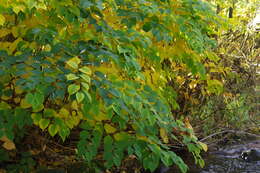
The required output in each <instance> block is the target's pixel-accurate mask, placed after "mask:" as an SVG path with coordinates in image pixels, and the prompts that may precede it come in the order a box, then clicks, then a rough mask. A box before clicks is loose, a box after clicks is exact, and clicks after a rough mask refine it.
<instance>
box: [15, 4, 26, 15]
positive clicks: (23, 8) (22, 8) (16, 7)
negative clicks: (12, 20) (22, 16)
mask: <svg viewBox="0 0 260 173" xmlns="http://www.w3.org/2000/svg"><path fill="white" fill-rule="evenodd" d="M24 10H25V6H24V5H16V6H14V7H13V11H14V12H15V13H16V14H18V13H19V12H20V11H22V12H24Z"/></svg>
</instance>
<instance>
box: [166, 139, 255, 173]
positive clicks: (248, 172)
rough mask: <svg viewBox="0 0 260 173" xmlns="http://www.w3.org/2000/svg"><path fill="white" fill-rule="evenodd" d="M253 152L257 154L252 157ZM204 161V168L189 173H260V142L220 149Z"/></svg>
mask: <svg viewBox="0 0 260 173" xmlns="http://www.w3.org/2000/svg"><path fill="white" fill-rule="evenodd" d="M252 151H253V152H254V153H256V154H254V153H253V155H252ZM242 153H244V154H242ZM250 153H251V155H250ZM241 154H242V156H241ZM251 156H252V157H251ZM242 157H243V158H242ZM204 160H205V163H206V166H205V167H204V168H202V169H201V168H197V167H191V168H190V170H189V171H188V172H189V173H260V140H256V141H251V142H246V143H244V144H239V145H232V146H226V147H223V148H220V149H218V150H217V151H214V152H209V153H207V155H206V156H205V157H204ZM176 172H178V171H176V170H169V171H168V172H167V173H176Z"/></svg>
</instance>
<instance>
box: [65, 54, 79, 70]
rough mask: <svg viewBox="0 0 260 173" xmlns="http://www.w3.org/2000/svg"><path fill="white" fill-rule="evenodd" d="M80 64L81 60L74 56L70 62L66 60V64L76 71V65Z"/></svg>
mask: <svg viewBox="0 0 260 173" xmlns="http://www.w3.org/2000/svg"><path fill="white" fill-rule="evenodd" d="M80 62H81V60H80V59H79V58H78V57H77V56H75V57H74V58H71V59H70V60H68V61H67V62H66V63H67V64H68V65H69V66H70V67H72V68H73V69H78V65H79V63H80Z"/></svg>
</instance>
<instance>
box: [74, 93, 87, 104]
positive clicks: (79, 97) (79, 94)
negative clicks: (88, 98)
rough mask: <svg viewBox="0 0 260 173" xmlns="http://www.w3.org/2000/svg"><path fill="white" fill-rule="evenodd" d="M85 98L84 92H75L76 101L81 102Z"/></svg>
mask: <svg viewBox="0 0 260 173" xmlns="http://www.w3.org/2000/svg"><path fill="white" fill-rule="evenodd" d="M84 98H85V94H84V93H83V92H77V94H76V99H77V101H78V103H80V102H82V101H83V100H84Z"/></svg>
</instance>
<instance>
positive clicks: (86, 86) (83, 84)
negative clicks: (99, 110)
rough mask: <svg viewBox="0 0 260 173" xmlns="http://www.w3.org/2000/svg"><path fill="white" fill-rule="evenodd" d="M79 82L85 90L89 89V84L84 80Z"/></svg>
mask: <svg viewBox="0 0 260 173" xmlns="http://www.w3.org/2000/svg"><path fill="white" fill-rule="evenodd" d="M80 84H81V85H82V86H83V87H84V89H85V90H86V91H88V90H89V85H88V84H87V83H86V82H81V83H80Z"/></svg>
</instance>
